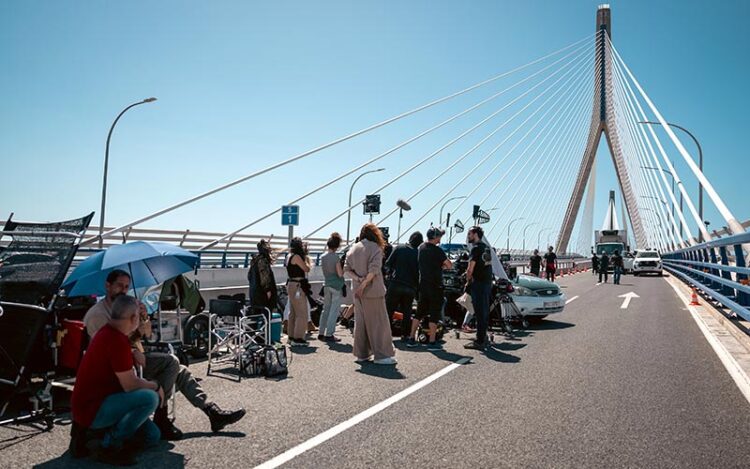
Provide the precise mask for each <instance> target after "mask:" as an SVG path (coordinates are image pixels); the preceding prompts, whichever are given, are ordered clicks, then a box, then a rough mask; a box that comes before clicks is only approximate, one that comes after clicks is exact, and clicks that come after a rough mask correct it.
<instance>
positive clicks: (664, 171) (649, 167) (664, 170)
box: [641, 165, 682, 239]
mask: <svg viewBox="0 0 750 469" xmlns="http://www.w3.org/2000/svg"><path fill="white" fill-rule="evenodd" d="M673 166H674V165H673ZM641 168H643V169H650V170H652V171H659V170H661V171H662V172H663V173H665V174H666V175H668V176H669V177H670V178H672V194H674V174H672V171H667V170H666V169H663V168H654V167H651V166H641ZM662 203H664V202H663V201H662ZM680 212H682V192H680ZM672 218H673V219H674V203H672ZM680 239H682V219H680Z"/></svg>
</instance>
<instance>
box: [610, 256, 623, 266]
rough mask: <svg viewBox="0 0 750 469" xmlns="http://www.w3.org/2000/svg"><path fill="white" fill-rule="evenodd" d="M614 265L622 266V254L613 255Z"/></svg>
mask: <svg viewBox="0 0 750 469" xmlns="http://www.w3.org/2000/svg"><path fill="white" fill-rule="evenodd" d="M612 266H614V267H622V256H621V255H619V254H615V255H613V256H612Z"/></svg>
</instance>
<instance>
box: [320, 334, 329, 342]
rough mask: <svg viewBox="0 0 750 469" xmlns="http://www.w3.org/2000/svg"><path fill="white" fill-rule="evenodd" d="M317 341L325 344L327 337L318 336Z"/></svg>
mask: <svg viewBox="0 0 750 469" xmlns="http://www.w3.org/2000/svg"><path fill="white" fill-rule="evenodd" d="M318 340H319V341H321V342H325V341H326V340H327V337H326V336H324V335H323V334H318Z"/></svg>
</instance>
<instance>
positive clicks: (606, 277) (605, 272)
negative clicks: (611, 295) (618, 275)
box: [599, 267, 609, 283]
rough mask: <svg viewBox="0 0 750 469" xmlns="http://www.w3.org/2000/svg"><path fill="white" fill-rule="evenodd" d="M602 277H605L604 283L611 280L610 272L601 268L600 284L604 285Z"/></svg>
mask: <svg viewBox="0 0 750 469" xmlns="http://www.w3.org/2000/svg"><path fill="white" fill-rule="evenodd" d="M602 276H604V283H607V279H608V278H609V272H608V271H607V268H606V267H600V268H599V283H602Z"/></svg>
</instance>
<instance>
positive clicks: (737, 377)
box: [664, 278, 750, 403]
mask: <svg viewBox="0 0 750 469" xmlns="http://www.w3.org/2000/svg"><path fill="white" fill-rule="evenodd" d="M664 281H665V282H667V283H668V284H669V285H670V286H671V287H672V289H674V291H675V293H677V296H678V297H679V298H680V299H681V300H682V302H683V303H685V307H686V308H687V309H688V311H690V315H691V316H692V317H693V320H694V321H695V323H696V324H698V329H700V330H701V332H702V333H703V336H704V337H705V338H706V341H707V342H708V344H709V345H710V346H711V348H712V349H714V353H716V356H718V357H719V360H721V364H722V365H724V368H726V370H727V372H728V373H729V376H731V377H732V379H733V380H734V383H735V384H736V385H737V387H738V388H739V390H740V392H741V393H742V395H743V396H745V399H747V402H749V403H750V377H748V376H747V374H745V372H744V370H743V369H742V367H741V366H740V365H739V363H737V360H735V359H734V357H733V356H732V355H731V354H730V353H729V352H728V351H727V349H726V348H725V347H724V345H723V344H722V343H721V342H719V340H718V339H717V338H716V337H714V335H713V334H711V331H710V330H708V326H707V325H706V323H704V322H703V319H701V317H700V315H699V314H698V310H697V308H696V307H695V306H692V305H691V304H690V300H688V298H687V297H686V296H685V295H684V294H683V293H682V292H681V291H680V289H679V288H678V287H677V285H675V284H673V283H672V282H670V281H669V280H667V279H666V278H665V279H664Z"/></svg>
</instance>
